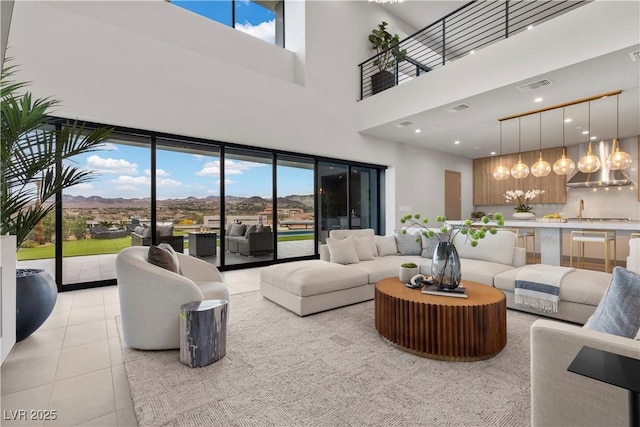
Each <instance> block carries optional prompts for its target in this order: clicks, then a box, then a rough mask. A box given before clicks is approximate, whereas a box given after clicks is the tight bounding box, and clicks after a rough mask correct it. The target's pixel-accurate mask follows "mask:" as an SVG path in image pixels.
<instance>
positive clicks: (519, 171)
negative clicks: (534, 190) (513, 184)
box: [511, 155, 529, 179]
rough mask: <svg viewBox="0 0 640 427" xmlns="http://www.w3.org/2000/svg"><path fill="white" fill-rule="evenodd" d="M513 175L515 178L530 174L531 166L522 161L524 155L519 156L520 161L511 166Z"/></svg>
mask: <svg viewBox="0 0 640 427" xmlns="http://www.w3.org/2000/svg"><path fill="white" fill-rule="evenodd" d="M511 176H512V177H514V178H515V179H523V178H526V177H527V176H529V166H527V165H525V164H524V163H522V155H519V156H518V163H516V164H515V165H513V167H512V168H511Z"/></svg>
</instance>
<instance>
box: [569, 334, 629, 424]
mask: <svg viewBox="0 0 640 427" xmlns="http://www.w3.org/2000/svg"><path fill="white" fill-rule="evenodd" d="M567 371H569V372H573V373H576V374H579V375H582V376H585V377H588V378H591V379H594V380H598V381H602V382H604V383H607V384H611V385H614V386H617V387H621V388H624V389H626V390H628V392H629V426H631V427H640V402H639V401H638V399H639V398H640V360H638V359H633V358H631V357H627V356H622V355H620V354H615V353H610V352H608V351H603V350H598V349H595V348H592V347H587V346H585V347H582V348H581V349H580V351H579V352H578V354H577V355H576V357H575V358H574V359H573V361H572V362H571V364H570V365H569V367H568V368H567Z"/></svg>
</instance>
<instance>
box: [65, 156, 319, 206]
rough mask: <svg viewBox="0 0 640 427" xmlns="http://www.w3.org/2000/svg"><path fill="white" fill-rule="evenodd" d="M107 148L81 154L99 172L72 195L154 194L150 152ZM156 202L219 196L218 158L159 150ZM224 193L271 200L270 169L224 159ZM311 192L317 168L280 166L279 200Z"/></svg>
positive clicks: (86, 164)
mask: <svg viewBox="0 0 640 427" xmlns="http://www.w3.org/2000/svg"><path fill="white" fill-rule="evenodd" d="M106 148H107V149H106V150H101V151H95V152H92V153H87V154H83V155H81V156H77V157H76V158H75V159H74V160H75V161H76V162H77V165H78V166H80V167H82V168H85V169H88V170H92V171H95V172H96V175H95V178H94V179H93V180H92V181H91V182H89V183H86V184H81V185H77V186H75V187H73V188H70V189H68V190H66V191H65V194H71V195H74V196H87V197H88V196H101V197H112V198H114V197H123V198H137V197H149V196H150V183H151V171H150V158H149V155H150V151H149V149H148V148H145V147H136V146H131V145H123V144H107V145H106ZM156 162H157V171H156V179H157V197H158V199H160V200H162V199H169V198H185V197H189V196H193V197H207V196H211V195H213V196H219V195H220V159H219V158H218V157H214V156H203V155H199V154H191V153H183V152H177V151H168V150H161V149H159V150H158V151H157V157H156ZM225 171H226V195H227V196H239V197H251V196H260V197H265V198H271V196H272V191H273V190H272V183H271V176H272V175H271V165H270V164H265V163H256V162H250V161H243V160H235V159H227V160H226V166H225ZM292 194H313V170H312V169H302V168H291V167H285V166H279V167H278V196H279V197H283V196H288V195H292Z"/></svg>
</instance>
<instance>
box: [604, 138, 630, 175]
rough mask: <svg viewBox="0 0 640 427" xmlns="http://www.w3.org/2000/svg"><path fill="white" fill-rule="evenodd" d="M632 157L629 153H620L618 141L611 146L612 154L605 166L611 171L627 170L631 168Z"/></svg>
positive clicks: (614, 141)
mask: <svg viewBox="0 0 640 427" xmlns="http://www.w3.org/2000/svg"><path fill="white" fill-rule="evenodd" d="M631 162H632V160H631V156H630V155H629V153H625V152H624V151H620V142H619V141H618V140H617V139H614V140H613V143H612V144H611V154H609V157H607V160H606V161H605V164H606V165H607V167H608V168H609V169H611V170H621V169H626V168H628V167H629V166H631Z"/></svg>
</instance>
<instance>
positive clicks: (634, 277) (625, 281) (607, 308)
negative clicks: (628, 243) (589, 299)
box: [584, 267, 640, 338]
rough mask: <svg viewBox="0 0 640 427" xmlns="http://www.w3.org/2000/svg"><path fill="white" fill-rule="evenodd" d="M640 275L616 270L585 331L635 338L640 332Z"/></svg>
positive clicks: (617, 268) (619, 268)
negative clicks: (590, 330) (591, 330)
mask: <svg viewBox="0 0 640 427" xmlns="http://www.w3.org/2000/svg"><path fill="white" fill-rule="evenodd" d="M638 301H640V274H637V273H634V272H633V271H630V270H627V269H625V268H622V267H616V268H614V269H613V277H612V278H611V282H610V283H609V287H608V288H607V290H606V291H605V293H604V296H603V297H602V299H601V300H600V303H599V304H598V307H596V311H595V312H594V313H593V315H592V316H591V317H590V318H589V320H587V323H585V325H584V327H585V328H588V329H593V330H595V331H600V332H606V333H608V334H613V335H619V336H621V337H627V338H634V337H635V336H636V334H637V333H638V329H640V304H638Z"/></svg>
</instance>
